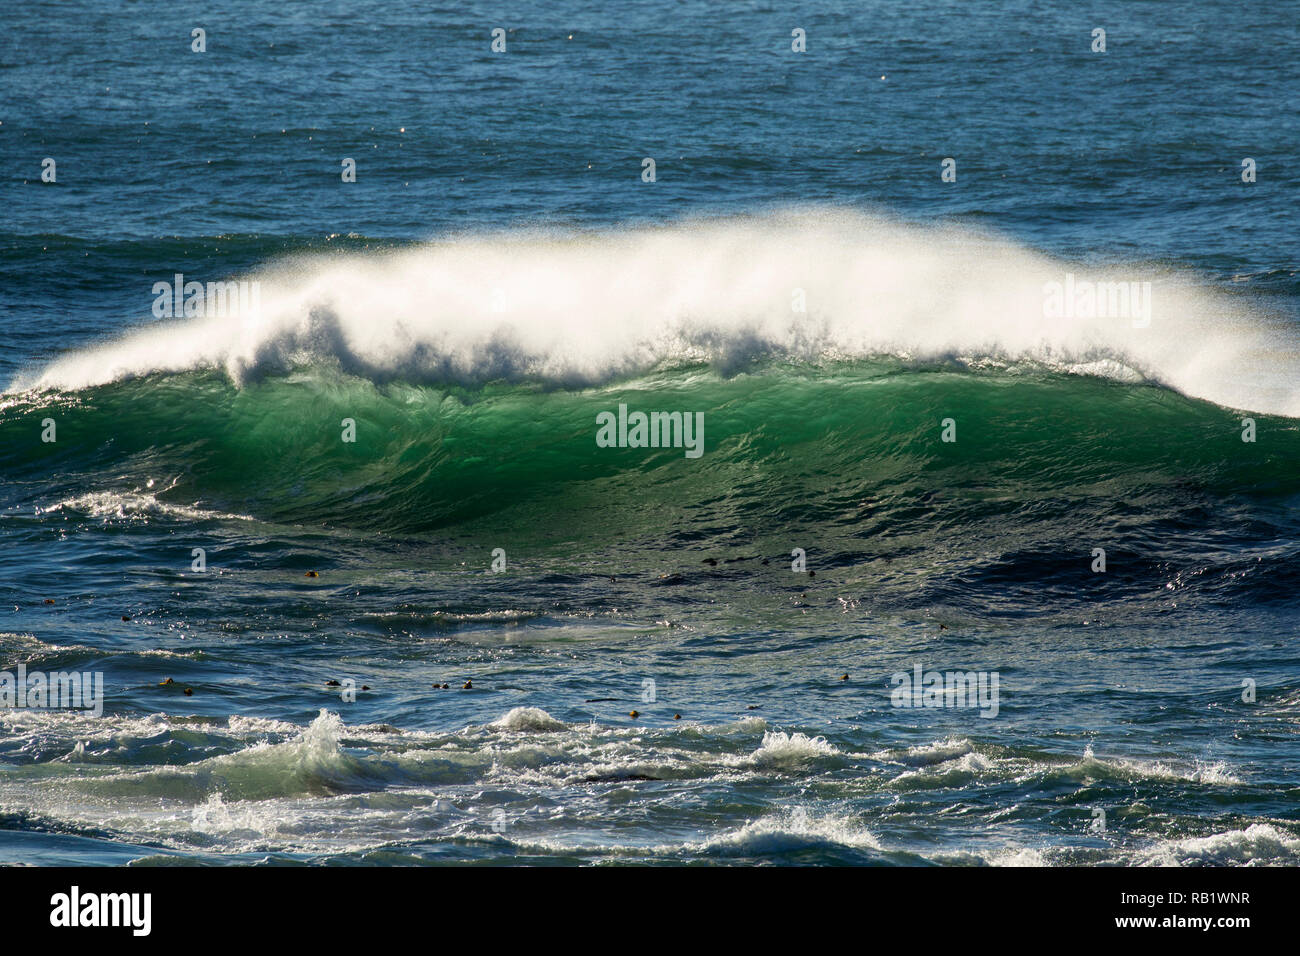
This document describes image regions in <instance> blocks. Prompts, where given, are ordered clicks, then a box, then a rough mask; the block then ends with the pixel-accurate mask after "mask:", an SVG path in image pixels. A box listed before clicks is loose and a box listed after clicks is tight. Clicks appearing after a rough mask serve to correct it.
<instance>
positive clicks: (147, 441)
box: [0, 361, 1300, 543]
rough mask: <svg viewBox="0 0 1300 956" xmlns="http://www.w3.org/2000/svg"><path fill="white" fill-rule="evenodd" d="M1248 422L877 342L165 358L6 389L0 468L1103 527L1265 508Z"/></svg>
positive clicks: (330, 489)
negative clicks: (927, 357) (369, 359)
mask: <svg viewBox="0 0 1300 956" xmlns="http://www.w3.org/2000/svg"><path fill="white" fill-rule="evenodd" d="M620 403H622V404H625V405H626V406H627V408H628V409H629V411H631V412H635V411H643V412H647V413H648V412H655V411H659V412H684V413H692V414H694V413H702V415H703V423H704V440H703V449H704V450H703V453H702V455H701V456H700V457H698V458H690V457H687V455H686V454H685V450H684V449H683V448H632V447H626V448H618V447H614V448H607V447H599V446H598V444H597V441H596V437H597V432H598V415H600V413H602V412H613V413H617V411H618V406H619V405H620ZM50 419H52V420H54V422H55V423H56V439H57V440H56V441H54V442H52V443H47V442H43V441H42V440H41V436H42V432H43V430H44V429H43V425H42V423H43V422H46V421H48V420H50ZM1242 419H1243V415H1242V414H1238V413H1234V412H1231V411H1229V410H1226V409H1222V408H1219V407H1217V406H1214V405H1212V404H1209V403H1205V402H1199V401H1195V400H1190V399H1187V398H1185V397H1182V396H1180V395H1178V394H1176V393H1174V392H1172V391H1169V390H1166V389H1162V388H1159V387H1154V386H1146V385H1129V384H1117V383H1114V382H1108V381H1103V380H1098V379H1091V378H1085V377H1073V376H1062V375H1059V374H1049V373H1046V372H1039V371H1034V370H1026V369H1020V370H1010V371H1008V370H1003V371H970V370H966V369H961V368H956V367H930V368H915V367H908V366H904V365H902V364H900V363H897V362H892V361H891V362H878V363H862V362H855V363H848V364H839V365H822V366H808V365H805V366H797V365H784V364H782V365H767V366H763V367H754V368H752V369H751V370H750V371H748V372H744V373H740V374H733V375H722V374H719V373H718V372H716V371H714V370H711V369H710V368H707V367H703V366H699V367H688V368H676V369H672V370H664V371H661V372H658V373H655V374H652V375H649V376H645V377H642V378H639V379H636V380H633V381H624V382H621V383H616V384H612V385H605V386H601V387H595V388H588V389H582V390H564V389H557V388H544V387H541V386H536V385H519V384H494V385H487V386H483V387H480V388H474V389H455V388H440V387H432V386H427V385H423V386H417V385H410V384H403V383H398V382H392V383H387V384H384V383H379V384H376V383H374V382H371V381H369V380H366V379H361V378H356V377H352V376H348V375H345V374H341V373H338V372H336V371H331V370H329V369H325V368H321V367H315V368H308V369H302V370H300V371H298V372H296V373H293V374H290V375H287V376H281V377H275V378H266V379H263V380H261V381H258V382H255V383H252V384H249V385H246V386H244V387H242V388H236V387H234V386H232V385H230V384H229V383H228V382H227V381H226V380H225V379H224V378H223V377H221V376H218V375H216V374H207V373H184V374H179V375H172V376H155V377H152V378H146V379H136V380H130V381H127V382H123V383H117V384H112V385H107V386H100V387H98V388H94V389H89V390H86V391H83V392H80V393H77V394H76V395H74V396H64V397H58V396H46V397H43V398H31V397H28V398H24V399H22V400H20V401H17V402H15V403H11V404H10V405H9V406H8V407H7V408H6V409H5V410H4V411H3V412H2V413H0V438H2V440H0V469H2V470H3V474H4V475H5V476H6V479H7V480H6V482H5V485H6V492H5V498H6V503H7V504H9V505H11V506H12V505H16V504H34V503H35V504H47V505H48V503H49V502H50V501H51V499H53V498H57V497H58V496H60V495H73V494H77V493H80V492H84V491H86V490H87V489H91V488H94V489H100V488H104V487H111V488H125V487H136V486H138V487H142V488H143V487H148V485H147V483H148V482H150V481H152V482H153V483H154V485H153V486H152V487H153V488H154V489H155V493H156V494H157V495H158V498H159V500H161V501H168V502H173V503H177V504H183V505H187V506H189V505H193V506H196V507H201V508H205V509H211V510H215V511H221V512H234V513H238V514H243V515H249V516H252V517H255V518H258V519H261V520H266V521H274V522H284V523H294V524H308V525H319V526H344V527H354V528H358V529H363V530H381V531H386V532H394V533H416V532H425V531H432V530H436V529H448V528H452V527H458V528H462V529H463V530H465V531H466V532H472V531H474V530H476V529H477V530H482V531H485V532H486V531H488V530H490V529H501V528H511V529H513V530H514V533H516V534H520V533H522V534H524V535H528V536H532V537H535V538H536V540H537V541H538V542H540V543H545V542H548V541H563V542H569V543H573V542H582V541H585V540H589V539H590V540H600V539H602V538H609V537H610V536H614V537H620V538H625V537H628V536H632V537H641V536H657V537H659V538H661V539H664V540H670V539H671V540H677V539H683V538H682V536H685V537H686V538H689V537H691V536H697V537H710V536H721V537H723V538H728V537H730V538H734V539H736V540H758V539H761V538H763V537H765V536H769V535H772V536H778V537H782V538H784V537H787V536H789V535H790V534H793V533H802V534H805V535H811V536H822V537H825V536H830V537H835V536H839V535H849V536H853V537H858V538H870V537H872V536H876V537H888V538H891V539H901V538H905V537H906V536H908V535H916V534H925V535H931V536H932V535H934V534H935V533H936V532H938V531H940V530H942V531H945V532H946V533H951V534H953V535H956V536H959V537H960V536H964V535H970V534H988V533H992V532H994V531H997V530H998V529H1001V530H1003V531H1005V530H1006V529H1008V528H1014V527H1023V526H1026V525H1028V526H1039V527H1049V528H1051V529H1052V530H1053V531H1054V532H1055V533H1059V534H1066V533H1069V531H1070V529H1071V528H1075V529H1077V531H1078V533H1085V532H1087V531H1089V530H1092V531H1095V532H1096V533H1100V532H1102V531H1105V530H1106V529H1108V528H1111V527H1112V526H1113V525H1122V524H1123V521H1124V517H1125V515H1126V514H1129V513H1131V512H1133V511H1134V510H1135V509H1137V508H1138V507H1139V506H1141V507H1142V508H1143V509H1145V510H1146V516H1147V520H1148V521H1154V522H1159V521H1161V520H1173V519H1175V518H1176V517H1177V516H1178V515H1179V514H1180V513H1182V512H1183V511H1184V510H1185V509H1187V508H1189V507H1193V506H1195V507H1201V508H1206V509H1209V510H1210V511H1211V512H1212V511H1213V510H1214V509H1215V508H1218V509H1220V513H1219V520H1220V521H1227V520H1228V512H1229V511H1231V510H1232V509H1233V508H1235V507H1239V506H1241V505H1242V503H1245V504H1247V505H1249V506H1250V507H1251V508H1259V509H1264V510H1265V511H1269V512H1270V513H1273V511H1275V512H1276V516H1277V518H1278V520H1282V519H1283V518H1285V516H1286V514H1287V511H1286V508H1285V507H1284V503H1285V501H1286V499H1287V498H1288V497H1289V496H1294V495H1296V494H1297V492H1300V471H1298V470H1297V467H1296V465H1297V463H1298V462H1300V428H1298V427H1297V424H1296V422H1295V420H1293V419H1286V418H1271V417H1268V416H1261V415H1253V416H1251V420H1252V421H1253V422H1254V433H1255V434H1254V437H1255V440H1254V441H1253V442H1247V441H1243V440H1242V439H1243V434H1244V433H1245V432H1246V428H1247V426H1243V422H1242ZM345 420H350V421H351V422H354V423H355V441H345V440H344V438H345V431H347V425H346V424H345ZM946 420H951V422H950V424H949V425H947V426H945V421H946ZM945 433H946V437H948V438H952V439H954V440H951V441H945V440H944V438H945ZM1247 437H1249V435H1247ZM1270 509H1272V510H1270ZM1211 517H1212V518H1213V516H1211ZM1093 523H1095V524H1093ZM1203 523H1204V522H1202V524H1203ZM1213 527H1214V521H1213V520H1211V525H1210V528H1211V532H1212V530H1213ZM1207 533H1210V532H1207Z"/></svg>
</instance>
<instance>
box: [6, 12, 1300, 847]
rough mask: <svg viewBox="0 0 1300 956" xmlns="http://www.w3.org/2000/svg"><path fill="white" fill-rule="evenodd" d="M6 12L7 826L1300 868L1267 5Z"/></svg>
mask: <svg viewBox="0 0 1300 956" xmlns="http://www.w3.org/2000/svg"><path fill="white" fill-rule="evenodd" d="M5 19H6V23H5V29H4V30H3V31H0V343H2V344H0V384H2V385H3V389H4V390H3V393H2V394H0V671H3V673H7V674H11V675H17V674H18V672H19V668H22V669H23V673H25V674H27V675H30V674H33V673H40V674H57V673H58V672H65V673H72V672H75V673H83V672H84V673H89V674H99V675H102V681H103V701H102V705H103V706H102V713H101V714H99V715H95V714H93V713H84V712H79V711H76V710H70V709H49V708H47V709H40V708H35V707H31V706H28V707H19V706H13V707H9V708H5V709H0V862H5V863H35V864H55V863H78V864H85V863H89V864H125V863H130V862H138V863H150V864H163V863H176V862H203V863H238V864H251V863H294V862H309V863H332V864H398V863H477V864H485V863H486V864H503V863H537V864H550V863H567V864H590V863H599V864H608V863H658V864H667V863H723V864H755V863H761V864H915V865H922V864H958V865H965V864H972V865H982V864H994V865H996V864H1026V863H1028V864H1045V865H1072V864H1073V865H1079V864H1124V865H1142V864H1187V865H1198V864H1225V865H1239V864H1254V865H1277V864H1295V863H1297V862H1300V807H1298V806H1297V802H1296V795H1297V793H1300V636H1298V635H1297V622H1298V621H1300V597H1298V596H1297V589H1298V588H1300V510H1298V507H1300V469H1298V467H1297V466H1298V465H1300V279H1298V277H1297V270H1298V268H1300V263H1298V259H1300V242H1297V237H1298V236H1300V202H1298V201H1297V200H1298V199H1300V191H1298V189H1297V185H1296V181H1295V177H1294V175H1293V174H1292V172H1291V169H1290V166H1289V164H1290V163H1292V162H1293V160H1294V157H1295V155H1296V153H1297V149H1298V148H1300V123H1298V122H1297V116H1296V112H1295V109H1294V104H1295V101H1296V98H1297V94H1298V93H1300V82H1298V81H1297V75H1296V67H1295V64H1296V63H1300V38H1298V35H1297V21H1296V17H1295V9H1294V7H1293V6H1290V5H1287V4H1266V5H1255V6H1251V7H1248V8H1243V7H1242V6H1241V5H1240V4H1232V3H1228V2H1226V0H1223V2H1220V0H1205V2H1197V3H1165V2H1126V3H1108V2H1102V3H1098V4H1092V5H1088V6H1087V8H1086V9H1085V8H1083V7H1080V6H1079V5H1077V4H1071V3H1027V2H1021V3H1007V4H997V5H987V6H985V5H978V6H974V7H972V6H970V5H958V4H952V3H941V2H936V0H918V2H912V3H907V4H896V3H883V2H865V3H838V2H836V3H828V4H821V5H818V7H817V8H816V9H815V10H814V9H808V10H806V11H795V12H791V11H790V10H788V9H786V8H783V7H781V6H779V5H775V4H766V3H738V4H724V5H715V4H706V3H702V2H697V0H687V2H681V3H676V4H673V5H670V6H665V5H661V4H638V5H626V6H619V7H617V8H609V9H604V8H601V7H599V6H593V5H588V4H576V3H572V2H568V0H563V2H558V3H552V4H546V5H544V7H538V6H537V5H532V4H509V3H507V4H477V3H470V4H465V5H458V9H457V10H455V11H454V12H448V11H438V10H435V9H423V8H418V7H405V6H403V5H396V4H388V3H376V2H369V0H363V2H349V3H319V4H311V5H290V4H272V3H266V2H218V3H214V4H210V5H207V6H205V8H204V10H203V11H202V14H201V15H196V14H194V13H193V12H191V11H188V10H184V9H180V8H178V7H177V6H176V5H174V4H167V3H160V2H132V3H123V4H120V5H115V6H112V7H106V6H104V5H101V4H95V3H90V2H52V3H47V4H42V5H40V6H30V5H28V6H17V7H14V8H12V9H9V10H7V11H6V13H5ZM498 27H499V28H501V29H503V30H505V31H506V32H505V35H504V36H505V42H506V49H505V51H504V52H502V53H494V52H493V51H492V49H491V45H492V42H493V39H492V31H493V30H494V29H496V28H498ZM1099 27H1100V28H1102V29H1104V30H1105V31H1106V49H1105V51H1104V52H1093V50H1092V49H1091V47H1092V45H1093V42H1094V40H1093V30H1094V29H1095V28H1099ZM195 28H202V29H203V30H204V31H206V32H205V34H204V36H205V41H206V50H205V51H204V52H194V51H193V50H192V49H191V43H192V42H193V40H192V33H191V31H192V30H194V29H195ZM796 28H798V29H802V30H804V31H806V38H807V39H806V42H807V49H806V52H802V53H795V52H793V51H792V49H791V42H792V39H791V31H792V30H794V29H796ZM46 158H49V159H52V160H54V163H55V176H54V178H55V181H54V182H44V181H42V171H43V168H44V166H43V161H44V160H45V159H46ZM647 158H648V159H653V160H654V173H655V175H654V181H653V182H647V181H644V179H643V170H644V169H645V168H646V167H645V165H644V162H643V161H644V160H645V159H647ZM950 158H951V159H953V160H955V170H956V179H955V181H945V180H944V178H943V176H942V173H943V170H944V161H945V160H946V159H950ZM346 159H352V160H354V161H355V172H356V176H355V182H345V181H344V177H343V172H344V160H346ZM1244 159H1251V160H1253V161H1254V164H1255V181H1253V182H1246V181H1244V180H1243V160H1244ZM177 274H181V275H183V276H184V279H183V280H182V296H181V299H182V305H183V306H184V303H185V301H186V295H185V292H184V286H183V284H184V283H185V282H200V283H225V282H235V283H245V285H244V286H243V290H244V295H243V298H242V299H239V301H238V304H236V303H235V302H234V301H224V302H217V301H214V300H213V298H212V297H211V296H205V300H204V303H203V308H202V309H199V308H198V307H197V305H195V306H194V307H193V308H192V309H191V311H192V312H194V313H196V314H189V315H186V314H182V315H180V316H179V317H177V316H174V315H173V316H170V317H169V316H168V314H167V310H166V309H165V308H164V307H163V305H164V303H166V302H174V299H172V298H171V296H170V293H168V292H164V293H162V294H160V293H158V292H157V291H155V286H156V284H158V283H164V284H166V283H173V282H174V281H175V276H176V275H177ZM1102 283H1123V284H1124V285H1123V288H1124V289H1125V290H1128V291H1129V292H1130V293H1131V297H1130V299H1129V300H1127V301H1128V305H1129V307H1128V308H1127V309H1125V310H1120V311H1116V310H1115V309H1114V308H1109V307H1108V309H1107V310H1093V312H1090V311H1089V310H1088V308H1087V306H1086V305H1084V304H1081V302H1082V300H1079V299H1076V298H1075V292H1076V291H1077V290H1080V289H1090V290H1098V289H1100V290H1102V294H1103V295H1105V294H1106V292H1105V290H1106V289H1113V288H1119V287H1118V286H1107V285H1100V284H1102ZM238 288H239V287H238V286H236V287H235V289H236V291H237V290H238ZM1053 289H1059V290H1061V293H1062V295H1063V296H1065V297H1066V298H1068V299H1069V305H1070V306H1072V307H1069V308H1067V307H1066V306H1065V305H1062V306H1061V307H1060V308H1058V309H1054V307H1053V306H1052V304H1051V296H1052V293H1051V292H1050V290H1053ZM1066 290H1069V292H1068V293H1067V292H1066ZM204 291H205V293H206V291H207V287H206V286H205V287H204ZM236 298H238V296H236ZM1062 302H1064V300H1062ZM1097 311H1101V312H1104V313H1105V314H1093V313H1095V312H1097ZM181 312H182V313H184V312H185V309H184V308H182V309H181ZM160 313H161V315H160ZM620 406H624V407H625V409H626V411H625V414H630V413H634V412H638V411H640V412H647V413H648V412H656V411H657V412H680V413H683V416H684V417H683V421H689V422H691V423H696V422H699V423H701V424H702V428H701V427H700V426H698V425H697V426H696V428H695V429H693V430H692V434H691V438H692V440H693V441H696V442H698V444H696V445H695V448H696V449H697V450H698V451H699V452H700V453H699V454H698V456H695V455H693V453H692V448H691V446H690V444H689V443H688V442H686V441H685V436H682V437H683V441H682V442H680V443H678V444H677V445H675V446H674V447H602V442H601V441H600V429H601V425H600V421H601V420H602V419H601V418H600V416H602V414H603V413H610V414H611V415H612V416H614V417H615V420H616V421H617V417H618V415H619V411H620ZM348 423H350V424H348ZM633 424H634V423H633ZM51 429H52V430H51ZM617 430H618V429H617V426H615V428H614V429H613V431H614V437H615V438H617V437H618V436H617ZM606 437H608V434H607V435H606ZM46 439H52V440H46ZM348 439H354V440H348ZM945 439H953V440H945ZM196 549H198V550H197V552H196ZM1101 552H1104V554H1102V553H1101ZM494 565H495V566H496V568H498V569H500V570H495V569H494ZM1103 566H1104V569H1103ZM918 668H919V669H920V670H919V673H921V674H922V675H925V674H927V673H930V672H939V673H943V674H947V673H951V672H960V673H963V674H972V673H973V674H975V675H978V676H977V686H978V687H979V688H981V689H982V690H983V691H984V692H985V695H984V696H983V697H980V698H977V700H976V702H975V703H976V705H975V706H971V701H969V700H967V701H964V702H963V701H961V700H959V699H958V695H956V694H953V693H949V692H946V691H945V692H942V693H934V694H931V695H930V696H929V697H926V696H925V695H923V694H922V695H917V696H915V697H914V696H912V695H911V694H900V693H899V691H900V689H907V688H910V684H907V683H904V678H906V679H907V680H908V681H910V680H911V679H912V678H913V676H914V675H916V674H917V673H918V670H917V669H918ZM332 681H336V682H338V684H337V685H335V684H331V683H329V682H332ZM348 682H351V684H349V683H348ZM981 682H982V683H981ZM994 682H996V683H994ZM443 685H447V686H446V687H445V689H444V687H443ZM466 685H468V686H466ZM363 688H364V689H363ZM994 690H996V693H994ZM4 691H5V686H4V683H3V674H0V696H2V695H3V693H4ZM13 702H14V703H15V704H16V703H17V700H16V698H15V700H14V701H13ZM927 702H928V703H931V704H941V705H942V704H950V705H958V704H962V703H965V704H966V706H919V707H918V706H901V705H905V704H912V703H927ZM634 712H635V715H634Z"/></svg>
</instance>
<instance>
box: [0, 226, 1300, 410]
mask: <svg viewBox="0 0 1300 956" xmlns="http://www.w3.org/2000/svg"><path fill="white" fill-rule="evenodd" d="M1067 275H1070V276H1072V277H1073V278H1072V280H1071V281H1072V282H1078V283H1092V284H1096V283H1111V282H1121V283H1133V282H1138V283H1141V282H1146V281H1150V282H1151V283H1152V286H1151V288H1150V295H1149V296H1146V297H1144V303H1145V302H1149V305H1150V314H1149V317H1148V316H1147V315H1145V304H1144V307H1143V308H1144V314H1143V315H1142V316H1141V317H1140V319H1138V320H1135V319H1134V318H1133V317H1132V316H1130V315H1123V316H1116V317H1111V318H1054V317H1050V316H1049V310H1048V309H1047V308H1046V307H1045V300H1046V298H1047V294H1046V291H1045V290H1046V288H1047V286H1048V284H1049V283H1065V281H1066V276H1067ZM252 278H253V279H254V280H255V281H258V282H259V283H260V288H261V295H260V302H259V304H258V305H257V306H256V307H255V308H250V309H248V310H246V311H245V312H243V313H241V314H239V315H237V316H232V317H220V318H216V317H204V318H195V319H191V320H185V321H179V322H174V323H168V324H153V325H151V326H149V327H147V328H144V329H142V330H140V331H137V332H133V333H131V334H128V335H126V336H124V337H122V338H120V339H118V340H116V341H112V342H110V343H107V344H104V345H101V346H99V347H96V348H92V349H88V350H84V351H78V352H74V353H72V354H69V355H67V356H64V357H63V358H60V359H58V360H56V361H55V362H53V363H52V364H51V365H49V366H48V367H46V368H44V369H41V370H37V371H35V372H33V373H29V374H24V375H22V376H20V377H19V378H18V379H16V380H15V381H14V382H13V383H11V386H10V388H11V390H23V389H27V388H41V389H65V390H71V391H76V390H78V389H82V388H87V387H91V386H95V385H100V384H104V383H107V382H111V381H116V380H119V379H123V378H127V377H133V376H140V375H147V374H151V373H157V372H180V371H187V370H194V369H219V370H223V371H224V372H225V373H226V374H227V375H228V376H229V377H230V378H231V379H232V380H233V381H235V382H237V383H242V382H244V381H245V380H246V379H248V377H249V376H251V375H255V374H258V373H260V372H263V371H269V370H275V369H279V368H284V367H291V366H293V365H295V364H298V363H301V362H304V361H313V362H319V361H327V362H332V363H337V364H338V365H339V366H340V367H342V368H343V369H344V370H345V371H349V372H353V373H356V374H361V375H367V376H371V377H376V376H378V377H383V376H401V377H411V378H416V379H429V378H432V379H436V380H453V381H459V380H466V381H486V380H491V379H499V378H511V377H538V378H541V379H544V380H548V381H555V382H559V383H563V384H578V383H591V382H600V381H604V380H607V379H609V378H610V377H613V376H617V375H620V374H629V373H635V372H639V371H643V370H646V369H649V368H652V367H654V366H656V365H660V364H663V363H665V362H678V363H679V362H683V361H693V360H704V361H711V362H715V363H718V364H720V365H722V366H727V365H732V364H734V363H738V362H743V361H744V360H746V359H749V358H753V357H758V356H764V355H774V356H778V357H790V358H796V359H797V358H855V357H865V356H870V355H882V354H883V355H897V356H901V357H905V358H909V359H922V360H929V359H947V358H965V359H967V360H977V359H979V358H981V357H985V358H991V359H998V360H1002V361H1012V362H1018V361H1031V362H1039V363H1045V364H1047V365H1049V366H1052V367H1055V368H1058V369H1061V370H1062V371H1083V372H1086V373H1088V374H1099V375H1109V376H1114V377H1119V378H1121V379H1126V380H1128V379H1133V378H1136V377H1139V376H1140V377H1145V378H1148V379H1153V380H1157V381H1160V382H1162V383H1164V384H1166V385H1169V386H1171V387H1173V388H1176V389H1178V390H1180V391H1182V392H1184V393H1186V394H1188V395H1191V396H1194V397H1198V398H1203V399H1208V400H1210V401H1213V402H1217V403H1218V404H1220V405H1224V406H1228V407H1234V408H1243V409H1252V410H1255V411H1259V412H1265V413H1274V414H1282V415H1291V416H1300V349H1297V347H1296V346H1297V343H1296V341H1295V334H1294V332H1293V331H1287V330H1286V328H1285V326H1284V325H1283V324H1282V323H1281V322H1276V323H1274V322H1271V321H1270V320H1269V319H1267V318H1266V317H1265V316H1264V314H1263V312H1262V311H1259V310H1253V309H1252V308H1251V307H1249V306H1248V305H1246V304H1245V301H1244V300H1243V299H1242V298H1240V297H1237V296H1229V295H1228V294H1226V293H1223V292H1213V291H1210V290H1207V289H1205V288H1203V287H1201V286H1199V285H1198V284H1196V283H1195V282H1194V281H1192V279H1191V278H1189V277H1182V276H1178V275H1174V274H1171V273H1169V272H1168V271H1167V270H1166V271H1165V272H1163V273H1161V274H1152V273H1150V272H1149V271H1146V270H1142V269H1138V268H1135V267H1122V266H1118V267H1108V268H1106V269H1095V268H1088V267H1084V266H1079V265H1073V264H1067V263H1063V262H1059V261H1055V260H1053V259H1051V258H1049V257H1047V256H1045V255H1043V254H1040V253H1037V252H1035V251H1032V250H1030V249H1027V248H1025V247H1022V246H1019V245H1016V244H1015V243H1012V242H1010V241H1007V240H1004V239H998V238H992V237H989V236H986V235H983V234H979V233H975V232H972V231H969V230H963V229H958V228H955V227H944V228H928V227H918V226H908V225H904V224H900V223H898V222H895V221H891V220H888V219H883V218H878V217H870V216H866V215H861V214H857V213H851V212H847V211H840V210H835V211H831V210H825V209H821V210H817V209H814V210H812V211H804V212H784V213H774V214H769V215H763V216H753V217H742V218H732V219H720V220H701V221H692V222H684V223H679V224H676V225H670V226H640V227H635V228H625V229H622V230H619V231H609V232H594V233H574V232H554V231H514V232H507V233H498V234H488V235H467V236H459V237H451V238H447V239H443V240H440V241H436V242H430V243H428V244H425V245H422V246H420V247H418V248H415V249H412V250H408V251H403V252H397V253H388V254H384V255H367V256H361V255H352V256H339V257H329V258H316V259H299V260H294V261H288V262H282V263H278V264H275V265H273V266H270V267H268V268H266V269H265V270H264V271H263V272H261V273H259V274H257V275H255V276H252ZM801 305H803V306H804V308H803V309H802V310H800V306H801Z"/></svg>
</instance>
